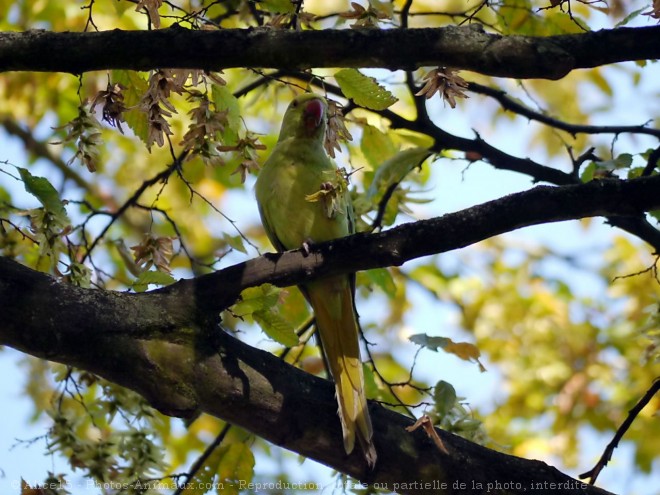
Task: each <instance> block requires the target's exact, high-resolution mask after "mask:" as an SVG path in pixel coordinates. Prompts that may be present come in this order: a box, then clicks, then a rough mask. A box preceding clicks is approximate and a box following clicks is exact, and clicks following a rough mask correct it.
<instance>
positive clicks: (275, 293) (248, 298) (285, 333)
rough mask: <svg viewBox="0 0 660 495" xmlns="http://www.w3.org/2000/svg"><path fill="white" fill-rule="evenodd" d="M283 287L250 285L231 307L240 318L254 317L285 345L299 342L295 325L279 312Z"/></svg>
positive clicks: (275, 338)
mask: <svg viewBox="0 0 660 495" xmlns="http://www.w3.org/2000/svg"><path fill="white" fill-rule="evenodd" d="M281 293H282V289H280V288H278V287H275V286H274V285H271V284H263V285H260V286H259V287H249V288H247V289H245V290H244V291H243V292H241V300H240V301H239V302H237V303H236V304H234V305H233V306H232V307H231V312H232V313H233V314H234V315H235V316H237V317H239V318H245V317H248V318H252V319H253V320H254V321H255V322H256V323H257V324H258V325H259V326H260V327H261V329H262V330H263V331H264V332H265V333H266V335H268V336H269V337H270V338H271V339H273V340H275V341H276V342H279V343H280V344H282V345H283V346H286V347H292V346H294V345H297V344H298V336H297V335H296V332H295V329H294V327H293V325H291V324H290V323H289V322H288V321H287V320H286V319H285V318H284V317H283V316H282V315H281V314H280V312H279V304H280V295H281Z"/></svg>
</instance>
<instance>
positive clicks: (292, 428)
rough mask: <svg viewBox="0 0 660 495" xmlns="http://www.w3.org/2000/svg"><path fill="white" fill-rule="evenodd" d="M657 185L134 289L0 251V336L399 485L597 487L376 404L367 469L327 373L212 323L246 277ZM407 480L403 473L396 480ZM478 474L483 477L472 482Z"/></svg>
mask: <svg viewBox="0 0 660 495" xmlns="http://www.w3.org/2000/svg"><path fill="white" fill-rule="evenodd" d="M658 191H660V176H654V177H644V178H640V179H635V180H630V181H620V180H614V179H610V180H602V181H593V182H591V183H588V184H583V185H576V186H564V187H544V186H540V187H536V188H534V189H532V190H529V191H525V192H522V193H518V194H513V195H510V196H507V197H504V198H501V199H498V200H495V201H491V202H488V203H485V204H482V205H479V206H475V207H472V208H468V209H466V210H463V211H460V212H457V213H453V214H449V215H445V216H443V217H441V218H434V219H431V220H426V221H419V222H414V223H410V224H407V225H403V226H400V227H397V228H394V229H391V230H389V231H387V232H383V233H379V234H358V235H355V236H351V237H348V238H344V239H339V240H336V241H334V242H331V243H324V244H320V245H318V246H314V247H312V249H311V250H310V253H309V254H307V255H306V254H304V253H302V252H301V251H300V250H299V251H293V252H287V253H282V254H271V255H266V256H262V257H260V258H257V259H254V260H250V261H248V262H245V263H241V264H239V265H235V266H232V267H229V268H227V269H224V270H221V271H219V272H216V273H215V274H211V275H206V276H202V277H199V278H197V279H192V280H182V281H180V282H178V283H176V284H173V285H171V286H169V287H166V288H164V289H161V290H157V291H152V292H149V293H143V294H128V293H116V292H109V291H102V290H89V289H81V288H77V287H73V286H70V285H66V284H60V283H58V282H56V281H54V280H53V279H52V278H50V277H48V276H46V275H44V274H41V273H38V272H35V271H33V270H30V269H28V268H25V267H23V266H21V265H19V264H17V263H15V262H13V261H10V260H8V259H4V258H0V314H2V319H0V344H2V345H8V346H10V347H13V348H15V349H18V350H20V351H23V352H26V353H29V354H32V355H35V356H37V357H40V358H44V359H49V360H53V361H58V362H62V363H66V364H69V365H73V366H77V367H80V368H83V369H86V370H89V371H92V372H94V373H97V374H99V375H101V376H104V377H105V378H107V379H109V380H112V381H114V382H116V383H119V384H121V385H124V386H126V387H129V388H131V389H133V390H136V391H137V392H139V393H140V394H142V395H143V396H145V397H146V398H147V399H148V400H149V401H150V402H151V403H152V404H153V405H154V406H156V407H157V408H159V409H160V410H162V411H164V412H166V413H169V414H173V415H178V416H189V415H192V414H194V413H195V412H197V411H200V410H202V411H206V412H208V413H210V414H213V415H216V416H218V417H220V418H223V419H225V420H227V421H229V422H231V423H234V424H237V425H239V426H241V427H243V428H246V429H248V430H250V431H252V432H254V433H255V434H257V435H259V436H262V437H264V438H266V439H268V440H270V441H271V442H274V443H276V444H278V445H282V446H283V447H285V448H287V449H291V450H293V451H295V452H299V453H301V454H303V455H305V456H308V457H310V458H313V459H316V460H318V461H320V462H322V463H325V464H327V465H329V466H331V467H333V468H335V469H338V470H340V471H342V472H345V473H348V474H350V475H352V476H355V477H356V478H358V479H360V480H362V481H365V482H377V483H386V484H387V486H389V487H390V489H394V490H397V491H400V492H402V493H424V492H426V491H428V492H430V491H433V492H434V493H437V491H438V490H439V488H441V487H442V483H447V485H446V490H445V491H446V492H447V493H471V494H475V493H486V492H488V491H489V493H522V492H523V491H529V490H530V489H534V488H533V487H537V488H538V487H539V486H541V487H545V492H553V493H575V492H576V491H577V490H578V489H579V490H580V493H585V494H589V493H603V492H602V491H600V490H598V489H596V488H593V487H588V488H584V490H583V489H582V488H581V485H578V484H577V483H578V482H576V481H575V480H572V479H570V478H568V477H566V476H565V475H563V474H561V473H559V472H558V471H556V470H555V469H553V468H549V467H548V466H546V465H545V464H543V463H539V462H535V461H527V460H523V459H517V458H514V457H510V456H506V455H503V454H500V453H496V452H494V451H491V450H489V449H485V448H483V447H480V446H477V445H474V444H471V443H469V442H467V441H465V440H462V439H460V438H458V437H455V436H453V435H450V434H447V433H443V432H441V436H442V440H443V442H444V444H445V446H446V447H447V448H448V450H449V455H445V454H442V453H441V452H439V451H438V450H437V449H436V447H435V446H434V444H433V443H432V441H430V440H429V439H427V438H426V437H425V436H424V434H423V433H421V432H416V433H414V434H411V433H408V432H406V431H405V430H404V427H405V426H408V425H410V420H409V419H408V418H405V417H403V416H401V415H399V414H396V413H394V412H392V411H388V410H386V409H383V408H380V407H377V406H376V405H373V404H372V406H371V414H372V417H373V422H374V429H375V431H376V440H375V441H376V446H377V448H378V450H379V464H378V465H377V466H376V469H375V470H374V471H367V470H366V468H365V466H364V464H363V460H362V456H361V454H360V453H359V452H356V453H354V454H353V455H352V456H351V457H349V458H347V457H346V456H345V455H344V454H343V449H342V444H341V442H342V440H341V434H340V427H339V421H338V420H337V416H336V404H335V400H334V395H333V390H332V385H331V384H329V383H328V382H326V381H324V380H321V379H319V378H316V377H313V376H311V375H308V374H306V373H304V372H302V371H300V370H297V369H295V368H293V367H291V366H289V365H287V364H285V363H283V362H282V361H280V360H278V359H277V358H276V357H275V356H273V355H271V354H269V353H266V352H262V351H260V350H257V349H253V348H250V347H249V346H247V345H245V344H242V343H240V342H239V341H237V340H235V339H233V338H232V337H230V336H229V335H227V334H225V333H223V332H221V331H220V330H219V329H218V327H217V315H218V313H219V311H220V310H222V309H224V308H226V307H227V306H229V305H230V304H232V303H234V302H235V301H236V299H237V297H238V294H239V293H240V291H241V290H242V289H243V288H245V287H249V286H253V285H257V284H261V283H264V282H271V283H275V284H277V285H281V286H286V285H292V284H296V283H300V282H302V281H305V280H309V279H310V278H313V277H319V276H324V275H328V274H331V273H348V272H354V271H358V270H363V269H368V268H373V267H380V266H389V265H400V264H402V263H404V262H406V261H408V260H411V259H414V258H417V257H420V256H425V255H429V254H433V253H440V252H444V251H448V250H451V249H457V248H460V247H463V246H467V245H469V244H472V243H475V242H478V241H480V240H483V239H486V238H489V237H492V236H494V235H498V234H501V233H503V232H508V231H511V230H514V229H517V228H521V227H524V226H528V225H536V224H539V223H544V222H554V221H561V220H568V219H576V218H583V217H589V216H596V215H608V216H619V215H638V214H641V212H643V211H648V210H650V209H656V208H660V194H658ZM617 218H618V217H617ZM402 480H410V484H409V485H408V486H402V485H398V486H395V485H394V483H395V482H399V483H400V482H401V481H402ZM415 482H416V483H417V484H413V483H415ZM426 482H428V483H430V484H429V485H428V486H421V487H420V485H419V483H426ZM455 482H456V483H457V484H454V483H455ZM496 482H499V483H500V484H501V485H500V487H499V488H498V487H497V486H495V485H493V483H496ZM461 483H465V485H461ZM473 483H481V484H482V486H481V489H478V488H477V487H475V485H474V484H473ZM488 483H490V485H489V484H488ZM507 483H508V484H507ZM538 483H540V484H541V485H536V484H538ZM550 483H555V485H554V488H555V489H554V490H553V489H552V487H550V485H549V484H550ZM438 484H440V486H439V485H438ZM544 484H545V485H544ZM424 488H426V489H424ZM557 490H559V491H557Z"/></svg>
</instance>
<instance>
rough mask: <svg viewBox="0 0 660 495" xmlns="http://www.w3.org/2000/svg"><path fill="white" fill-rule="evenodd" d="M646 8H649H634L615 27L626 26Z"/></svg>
mask: <svg viewBox="0 0 660 495" xmlns="http://www.w3.org/2000/svg"><path fill="white" fill-rule="evenodd" d="M646 9H647V7H642V8H641V9H637V10H634V11H633V12H631V13H630V14H628V15H627V16H626V17H624V18H623V19H622V20H621V21H619V22H617V23H616V25H615V26H614V27H615V28H618V27H622V26H625V25H626V24H628V23H629V22H630V21H632V20H633V19H634V18H635V17H637V16H638V15H639V14H641V13H642V11H644V10H646Z"/></svg>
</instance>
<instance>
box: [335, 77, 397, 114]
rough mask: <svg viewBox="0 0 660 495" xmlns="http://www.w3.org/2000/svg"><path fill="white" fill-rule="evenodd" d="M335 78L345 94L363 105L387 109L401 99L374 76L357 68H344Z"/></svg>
mask: <svg viewBox="0 0 660 495" xmlns="http://www.w3.org/2000/svg"><path fill="white" fill-rule="evenodd" d="M335 79H336V80H337V84H339V87H340V88H341V91H342V93H344V96H346V98H351V99H352V100H353V101H354V102H355V103H356V104H357V105H360V106H361V107H365V108H369V109H371V110H385V109H386V108H387V107H389V106H391V105H393V104H394V103H396V102H397V101H399V100H398V99H397V98H395V97H394V95H392V93H390V92H389V91H388V90H386V89H385V88H383V87H382V86H380V85H379V84H378V83H377V82H376V80H375V79H374V78H373V77H368V76H365V75H364V74H362V73H361V72H360V71H358V70H356V69H342V70H340V71H338V72H336V73H335Z"/></svg>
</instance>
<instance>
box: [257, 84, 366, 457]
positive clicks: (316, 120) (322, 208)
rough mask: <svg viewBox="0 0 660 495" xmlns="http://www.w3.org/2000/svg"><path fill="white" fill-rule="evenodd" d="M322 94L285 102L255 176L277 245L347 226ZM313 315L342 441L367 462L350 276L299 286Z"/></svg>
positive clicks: (292, 245)
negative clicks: (276, 135)
mask: <svg viewBox="0 0 660 495" xmlns="http://www.w3.org/2000/svg"><path fill="white" fill-rule="evenodd" d="M327 108H328V105H327V102H326V100H325V99H324V98H323V97H321V96H318V95H314V94H303V95H300V96H298V97H296V98H295V99H294V100H293V101H292V102H291V103H290V104H289V107H288V109H287V111H286V113H285V115H284V119H283V121H282V128H281V130H280V135H279V139H278V141H277V144H276V146H275V148H274V149H273V151H272V153H271V155H270V157H269V158H268V160H266V163H265V164H264V166H263V169H262V170H261V172H260V173H259V177H258V178H257V184H256V188H255V189H256V196H257V203H258V205H259V213H260V214H261V221H262V223H263V225H264V229H265V230H266V233H267V235H268V238H269V239H270V241H271V242H272V243H273V245H274V246H275V248H276V249H277V250H278V251H286V250H289V249H297V248H299V247H301V246H303V245H306V243H310V242H311V243H318V242H323V241H329V240H331V239H336V238H338V237H344V236H347V235H349V234H351V233H353V232H354V231H355V225H354V218H353V210H352V206H351V203H350V197H349V195H348V191H347V187H346V186H347V183H346V180H345V178H344V176H343V175H342V173H341V172H340V171H339V170H338V169H337V167H336V165H335V164H334V163H333V161H332V160H331V159H330V158H329V157H328V155H327V154H326V152H325V149H324V148H323V140H324V136H325V130H326V125H327V122H326V112H327ZM301 290H302V292H303V294H304V295H305V297H306V298H307V300H308V301H309V303H310V304H311V306H312V308H313V310H314V315H315V317H316V326H317V329H318V332H319V334H320V336H321V344H322V347H323V350H324V352H325V355H326V360H327V362H328V365H329V367H330V372H331V374H332V377H333V378H334V381H335V385H336V394H337V402H338V403H339V418H340V420H341V425H342V430H343V435H344V448H345V450H346V453H348V454H350V453H351V452H352V451H353V448H354V447H355V438H356V437H357V440H358V442H359V443H360V446H361V448H362V451H363V452H364V456H365V459H366V460H367V463H368V464H369V465H370V466H373V465H374V464H375V463H376V449H375V447H374V444H373V440H372V436H373V430H372V427H371V419H370V418H369V410H368V408H367V399H366V396H365V393H364V376H363V373H362V362H361V360H360V348H359V343H358V323H357V315H356V312H355V306H354V295H355V276H354V275H351V276H349V275H341V276H334V277H327V278H323V279H320V280H315V281H313V282H309V283H306V284H304V285H302V286H301Z"/></svg>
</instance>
